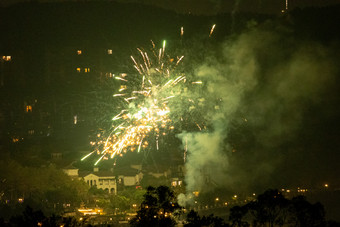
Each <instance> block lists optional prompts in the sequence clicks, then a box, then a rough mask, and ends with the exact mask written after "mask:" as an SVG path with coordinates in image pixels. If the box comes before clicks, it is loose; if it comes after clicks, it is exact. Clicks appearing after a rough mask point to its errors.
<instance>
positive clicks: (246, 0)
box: [0, 0, 340, 14]
mask: <svg viewBox="0 0 340 227" xmlns="http://www.w3.org/2000/svg"><path fill="white" fill-rule="evenodd" d="M109 1H110V0H109ZM118 1H119V0H118ZM18 2H31V0H2V1H1V3H0V5H5V6H6V5H11V4H15V3H18ZM36 2H42V3H43V2H67V1H65V0H37V1H36ZM73 2H76V1H73ZM80 2H81V1H80ZM87 2H88V1H87ZM96 2H98V1H97V0H96ZM104 2H105V1H104ZM121 2H138V3H145V4H150V5H156V6H160V7H162V8H164V9H170V10H175V11H177V12H182V13H193V14H216V13H221V12H230V11H251V12H260V13H279V12H281V10H283V9H285V7H286V1H285V0H165V1H158V0H156V1H155V0H143V1H134V0H128V1H125V0H123V1H121ZM337 3H340V1H339V0H290V1H289V8H290V9H293V8H295V7H302V8H303V7H310V6H312V7H313V6H315V7H320V6H327V5H332V4H337Z"/></svg>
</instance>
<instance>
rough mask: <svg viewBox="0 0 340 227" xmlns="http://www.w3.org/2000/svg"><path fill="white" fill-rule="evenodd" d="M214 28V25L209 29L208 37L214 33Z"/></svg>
mask: <svg viewBox="0 0 340 227" xmlns="http://www.w3.org/2000/svg"><path fill="white" fill-rule="evenodd" d="M215 26H216V24H214V25H213V26H212V27H211V30H210V34H209V37H211V35H212V33H213V32H214V30H215Z"/></svg>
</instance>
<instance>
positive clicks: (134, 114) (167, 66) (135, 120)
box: [81, 41, 201, 165]
mask: <svg viewBox="0 0 340 227" xmlns="http://www.w3.org/2000/svg"><path fill="white" fill-rule="evenodd" d="M151 42H152V41H151ZM152 46H153V47H154V46H155V44H154V43H153V42H152ZM165 49H166V41H163V45H162V48H160V49H159V50H158V51H157V50H155V48H153V50H152V51H151V55H150V56H149V55H148V53H147V52H146V51H143V50H142V49H140V48H138V49H137V50H138V53H139V55H138V56H137V57H134V56H131V60H132V62H133V67H134V68H135V69H136V70H137V72H138V74H137V77H138V83H139V84H138V87H139V88H138V89H137V90H131V88H130V87H132V86H129V85H131V84H130V83H132V82H129V80H128V76H127V75H126V74H122V75H120V76H116V77H115V79H117V80H120V81H122V83H126V85H121V86H120V89H119V93H117V94H114V95H113V97H115V98H118V99H119V98H120V99H122V100H124V101H125V102H126V103H127V104H126V105H127V106H125V107H124V108H123V110H121V111H120V112H119V113H118V114H116V115H115V116H114V117H113V118H112V122H113V124H114V125H113V126H112V130H111V132H110V134H109V136H108V137H107V138H106V139H101V140H100V141H98V142H97V143H93V142H92V144H95V145H96V146H97V151H96V152H97V154H99V155H100V158H99V159H98V160H97V161H96V162H95V165H97V164H98V163H99V162H100V161H101V160H102V159H107V158H108V157H111V158H114V157H115V156H116V155H122V154H123V153H125V152H127V151H128V150H130V151H134V150H135V149H137V152H140V150H141V149H142V148H146V147H147V146H148V137H149V136H151V135H154V136H155V141H156V148H157V150H158V149H159V137H160V135H166V134H167V133H166V131H170V130H173V129H174V125H173V120H174V119H171V117H170V115H171V102H173V101H172V100H175V102H176V101H177V102H178V100H182V99H181V97H180V98H178V97H179V96H180V94H181V89H182V88H181V86H180V84H184V83H186V82H187V80H186V76H185V75H183V74H181V73H176V72H175V70H176V67H177V66H178V65H179V64H180V63H181V62H182V60H183V58H184V56H180V57H177V60H176V61H174V59H173V58H170V57H169V56H168V55H167V54H166V53H165ZM191 84H201V82H200V81H198V82H192V83H191ZM133 85H135V84H133ZM117 125H118V126H117ZM151 132H153V133H151ZM93 153H95V152H94V151H93V152H91V153H89V154H87V155H86V156H84V157H83V158H82V159H81V160H84V159H86V158H87V157H89V156H90V155H92V154H93Z"/></svg>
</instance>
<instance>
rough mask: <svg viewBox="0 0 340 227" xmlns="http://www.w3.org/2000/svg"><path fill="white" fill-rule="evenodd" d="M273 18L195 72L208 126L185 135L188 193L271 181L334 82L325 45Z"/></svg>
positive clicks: (222, 49)
mask: <svg viewBox="0 0 340 227" xmlns="http://www.w3.org/2000/svg"><path fill="white" fill-rule="evenodd" d="M290 37H291V32H290V31H289V30H286V29H283V28H277V27H275V26H274V25H273V24H271V23H269V25H268V24H267V25H265V26H263V27H255V28H250V29H249V30H247V31H246V32H244V33H243V34H240V35H238V36H237V37H234V38H231V39H230V40H227V41H225V42H224V43H223V44H222V45H221V46H220V47H219V48H218V50H216V51H215V52H214V54H210V55H207V56H206V57H205V58H204V64H201V65H200V66H199V67H197V68H196V71H195V73H194V74H195V77H197V78H199V79H200V80H202V81H203V82H204V84H205V85H206V88H205V92H204V98H205V104H206V105H207V106H208V107H209V108H206V109H205V110H206V112H205V116H204V118H205V119H208V121H209V123H210V127H209V128H208V129H206V130H203V131H201V132H185V133H182V134H180V135H179V138H181V139H182V141H183V144H185V143H187V148H188V155H187V162H186V178H185V181H186V185H187V187H186V189H187V195H180V197H179V201H180V202H181V205H185V203H186V202H188V199H190V197H191V195H192V192H193V191H200V192H205V191H209V190H212V189H214V188H216V187H226V188H228V189H230V190H247V189H249V188H254V185H257V186H259V185H262V184H267V185H268V183H269V181H270V180H271V179H272V177H273V174H274V173H275V171H276V170H277V169H278V168H279V167H280V166H282V165H284V164H285V161H287V160H286V159H287V158H288V157H289V155H287V151H286V149H285V148H284V146H285V145H286V144H289V143H293V142H294V141H296V140H298V138H296V137H297V134H298V132H300V131H301V130H302V129H303V125H302V123H303V122H304V117H305V116H306V115H308V109H309V108H310V107H311V106H314V105H318V103H320V102H321V100H322V97H323V96H324V95H325V94H324V92H325V90H326V88H327V87H329V86H330V84H332V83H333V82H334V74H335V71H336V69H335V67H334V66H333V63H332V60H331V59H330V53H329V50H327V48H325V47H324V46H322V45H321V44H317V43H315V42H312V41H308V42H307V41H304V42H298V41H297V40H295V39H294V38H290Z"/></svg>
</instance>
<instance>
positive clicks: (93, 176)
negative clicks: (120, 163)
mask: <svg viewBox="0 0 340 227" xmlns="http://www.w3.org/2000/svg"><path fill="white" fill-rule="evenodd" d="M79 177H81V178H82V179H83V180H84V181H85V182H86V183H87V184H88V185H89V186H90V187H92V186H96V187H97V188H98V189H103V190H105V191H107V192H109V193H112V194H117V181H116V176H115V175H114V174H113V173H112V172H111V171H99V169H98V168H94V171H93V172H89V171H81V172H80V173H79Z"/></svg>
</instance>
